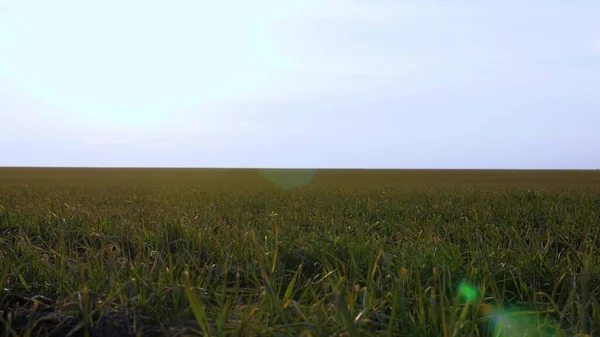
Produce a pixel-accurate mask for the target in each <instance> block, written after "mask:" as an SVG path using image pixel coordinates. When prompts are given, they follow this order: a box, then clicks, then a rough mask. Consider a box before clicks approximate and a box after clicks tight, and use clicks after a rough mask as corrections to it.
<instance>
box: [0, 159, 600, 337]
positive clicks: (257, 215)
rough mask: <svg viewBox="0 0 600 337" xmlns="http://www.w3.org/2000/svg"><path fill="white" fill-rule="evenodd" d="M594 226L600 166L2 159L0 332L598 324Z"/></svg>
mask: <svg viewBox="0 0 600 337" xmlns="http://www.w3.org/2000/svg"><path fill="white" fill-rule="evenodd" d="M313 174H314V176H313ZM267 178H268V179H267ZM311 179H312V180H311ZM309 180H310V182H309ZM298 185H303V186H302V187H300V188H296V189H291V187H295V186H298ZM599 231H600V171H579V172H577V171H571V172H567V171H564V172H561V171H459V170H457V171H425V170H423V171H416V170H414V171H411V170H406V171H392V170H386V171H384V170H381V171H373V170H364V171H361V170H318V171H316V172H310V171H284V172H277V171H259V170H250V169H248V170H217V169H213V170H209V169H205V170H201V169H65V168H63V169H50V168H44V169H32V168H0V336H21V335H22V336H38V335H39V336H64V335H68V334H70V335H72V336H85V335H89V336H111V337H117V336H141V335H143V336H163V335H170V336H192V335H211V336H212V335H216V336H225V335H227V336H229V335H236V336H257V335H270V336H447V337H449V336H575V335H579V336H600V302H599V301H600V260H599V258H600V238H598V234H599Z"/></svg>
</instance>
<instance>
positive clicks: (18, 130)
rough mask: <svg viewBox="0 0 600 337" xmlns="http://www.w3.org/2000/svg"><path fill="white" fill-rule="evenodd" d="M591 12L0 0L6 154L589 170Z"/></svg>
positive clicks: (556, 7) (365, 2) (575, 8)
mask: <svg viewBox="0 0 600 337" xmlns="http://www.w3.org/2000/svg"><path fill="white" fill-rule="evenodd" d="M599 15H600V2H599V1H597V0H581V1H572V2H567V1H558V0H544V1H540V0H532V1H517V0H505V1H485V2H484V1H474V0H471V1H467V0H456V1H430V0H418V1H417V0H411V1H400V0H393V1H392V0H286V1H276V0H253V1H245V0H238V1H233V0H221V1H212V0H211V1H208V0H169V1H166V0H143V1H142V0H102V1H98V0H94V1H80V0H53V1H47V0H0V129H1V130H2V131H1V132H0V166H78V167H105V166H109V167H123V166H125V167H146V166H150V167H276V168H290V167H293V168H481V169H485V168H500V169H515V168H516V169H598V168H600V131H598V130H600V20H598V17H599Z"/></svg>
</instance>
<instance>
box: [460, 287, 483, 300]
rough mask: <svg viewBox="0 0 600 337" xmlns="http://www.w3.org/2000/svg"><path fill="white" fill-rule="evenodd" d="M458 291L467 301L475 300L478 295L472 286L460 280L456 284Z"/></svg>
mask: <svg viewBox="0 0 600 337" xmlns="http://www.w3.org/2000/svg"><path fill="white" fill-rule="evenodd" d="M458 293H459V294H460V295H461V296H462V298H463V299H464V300H465V301H467V302H475V301H477V298H478V297H479V291H478V290H477V288H475V287H474V286H472V285H470V284H468V283H466V282H462V283H461V284H460V285H459V286H458Z"/></svg>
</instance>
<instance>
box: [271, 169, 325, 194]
mask: <svg viewBox="0 0 600 337" xmlns="http://www.w3.org/2000/svg"><path fill="white" fill-rule="evenodd" d="M316 173H317V170H311V169H281V170H280V169H262V170H260V174H261V175H262V176H263V177H265V179H267V180H268V181H270V182H271V183H272V184H273V185H275V186H277V187H279V188H281V189H284V190H293V189H297V188H300V187H303V186H306V185H308V184H310V183H311V182H312V181H313V179H314V177H315V174H316Z"/></svg>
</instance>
